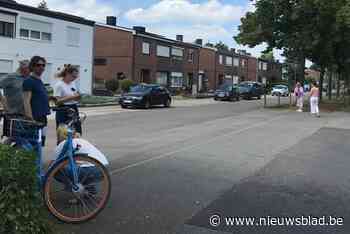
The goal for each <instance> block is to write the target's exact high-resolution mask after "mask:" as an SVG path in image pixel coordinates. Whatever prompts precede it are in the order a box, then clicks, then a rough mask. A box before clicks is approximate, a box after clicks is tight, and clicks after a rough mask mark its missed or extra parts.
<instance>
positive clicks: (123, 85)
mask: <svg viewBox="0 0 350 234" xmlns="http://www.w3.org/2000/svg"><path fill="white" fill-rule="evenodd" d="M134 84H135V83H134V82H133V81H132V80H130V79H125V80H121V81H120V88H121V89H122V90H123V91H124V92H129V90H130V87H131V86H133V85H134Z"/></svg>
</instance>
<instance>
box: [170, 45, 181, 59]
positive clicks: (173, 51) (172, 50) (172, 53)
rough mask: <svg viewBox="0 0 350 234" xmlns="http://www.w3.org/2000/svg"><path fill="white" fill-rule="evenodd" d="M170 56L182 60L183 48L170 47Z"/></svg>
mask: <svg viewBox="0 0 350 234" xmlns="http://www.w3.org/2000/svg"><path fill="white" fill-rule="evenodd" d="M180 51H181V52H180ZM177 52H180V53H177ZM171 55H172V56H175V57H178V58H183V57H184V48H180V47H172V48H171Z"/></svg>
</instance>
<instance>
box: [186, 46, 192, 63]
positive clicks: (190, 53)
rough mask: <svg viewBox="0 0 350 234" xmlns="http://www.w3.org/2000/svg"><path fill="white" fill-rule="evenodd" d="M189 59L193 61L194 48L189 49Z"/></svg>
mask: <svg viewBox="0 0 350 234" xmlns="http://www.w3.org/2000/svg"><path fill="white" fill-rule="evenodd" d="M187 59H188V61H189V62H193V59H194V51H193V50H192V49H190V50H188V58H187Z"/></svg>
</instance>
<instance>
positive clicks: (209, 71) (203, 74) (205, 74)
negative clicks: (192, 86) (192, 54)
mask: <svg viewBox="0 0 350 234" xmlns="http://www.w3.org/2000/svg"><path fill="white" fill-rule="evenodd" d="M216 51H217V49H215V48H212V47H205V46H203V47H202V48H201V49H200V52H199V75H200V78H199V81H198V84H202V83H203V82H201V81H204V83H205V85H204V86H202V85H200V86H199V87H198V90H199V91H200V90H202V89H205V88H207V89H208V90H214V89H215V88H216V65H215V64H216ZM202 87H203V88H202Z"/></svg>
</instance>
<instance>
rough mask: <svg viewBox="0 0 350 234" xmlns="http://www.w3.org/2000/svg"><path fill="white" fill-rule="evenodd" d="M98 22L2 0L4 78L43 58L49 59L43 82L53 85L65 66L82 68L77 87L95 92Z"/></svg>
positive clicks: (0, 28)
mask: <svg viewBox="0 0 350 234" xmlns="http://www.w3.org/2000/svg"><path fill="white" fill-rule="evenodd" d="M93 35H94V22H93V21H89V20H86V19H84V18H80V17H77V16H73V15H68V14H64V13H59V12H54V11H49V10H44V9H39V8H36V7H30V6H27V5H23V4H18V3H16V2H12V1H2V0H0V75H1V74H6V73H11V72H14V71H16V69H17V67H18V63H19V61H21V60H24V59H30V58H31V57H32V56H34V55H39V56H42V57H44V58H45V59H46V60H47V66H46V71H45V73H44V75H43V81H44V83H46V84H50V85H53V84H54V83H55V82H56V81H57V79H56V78H55V74H56V73H58V72H59V71H60V70H61V69H62V68H63V66H64V64H72V65H76V66H79V70H80V79H78V80H77V81H76V82H77V86H78V87H79V89H80V91H81V92H82V93H88V94H89V93H91V91H92V74H93V66H92V62H93V57H94V55H93V53H94V52H93V50H94V49H93Z"/></svg>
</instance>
